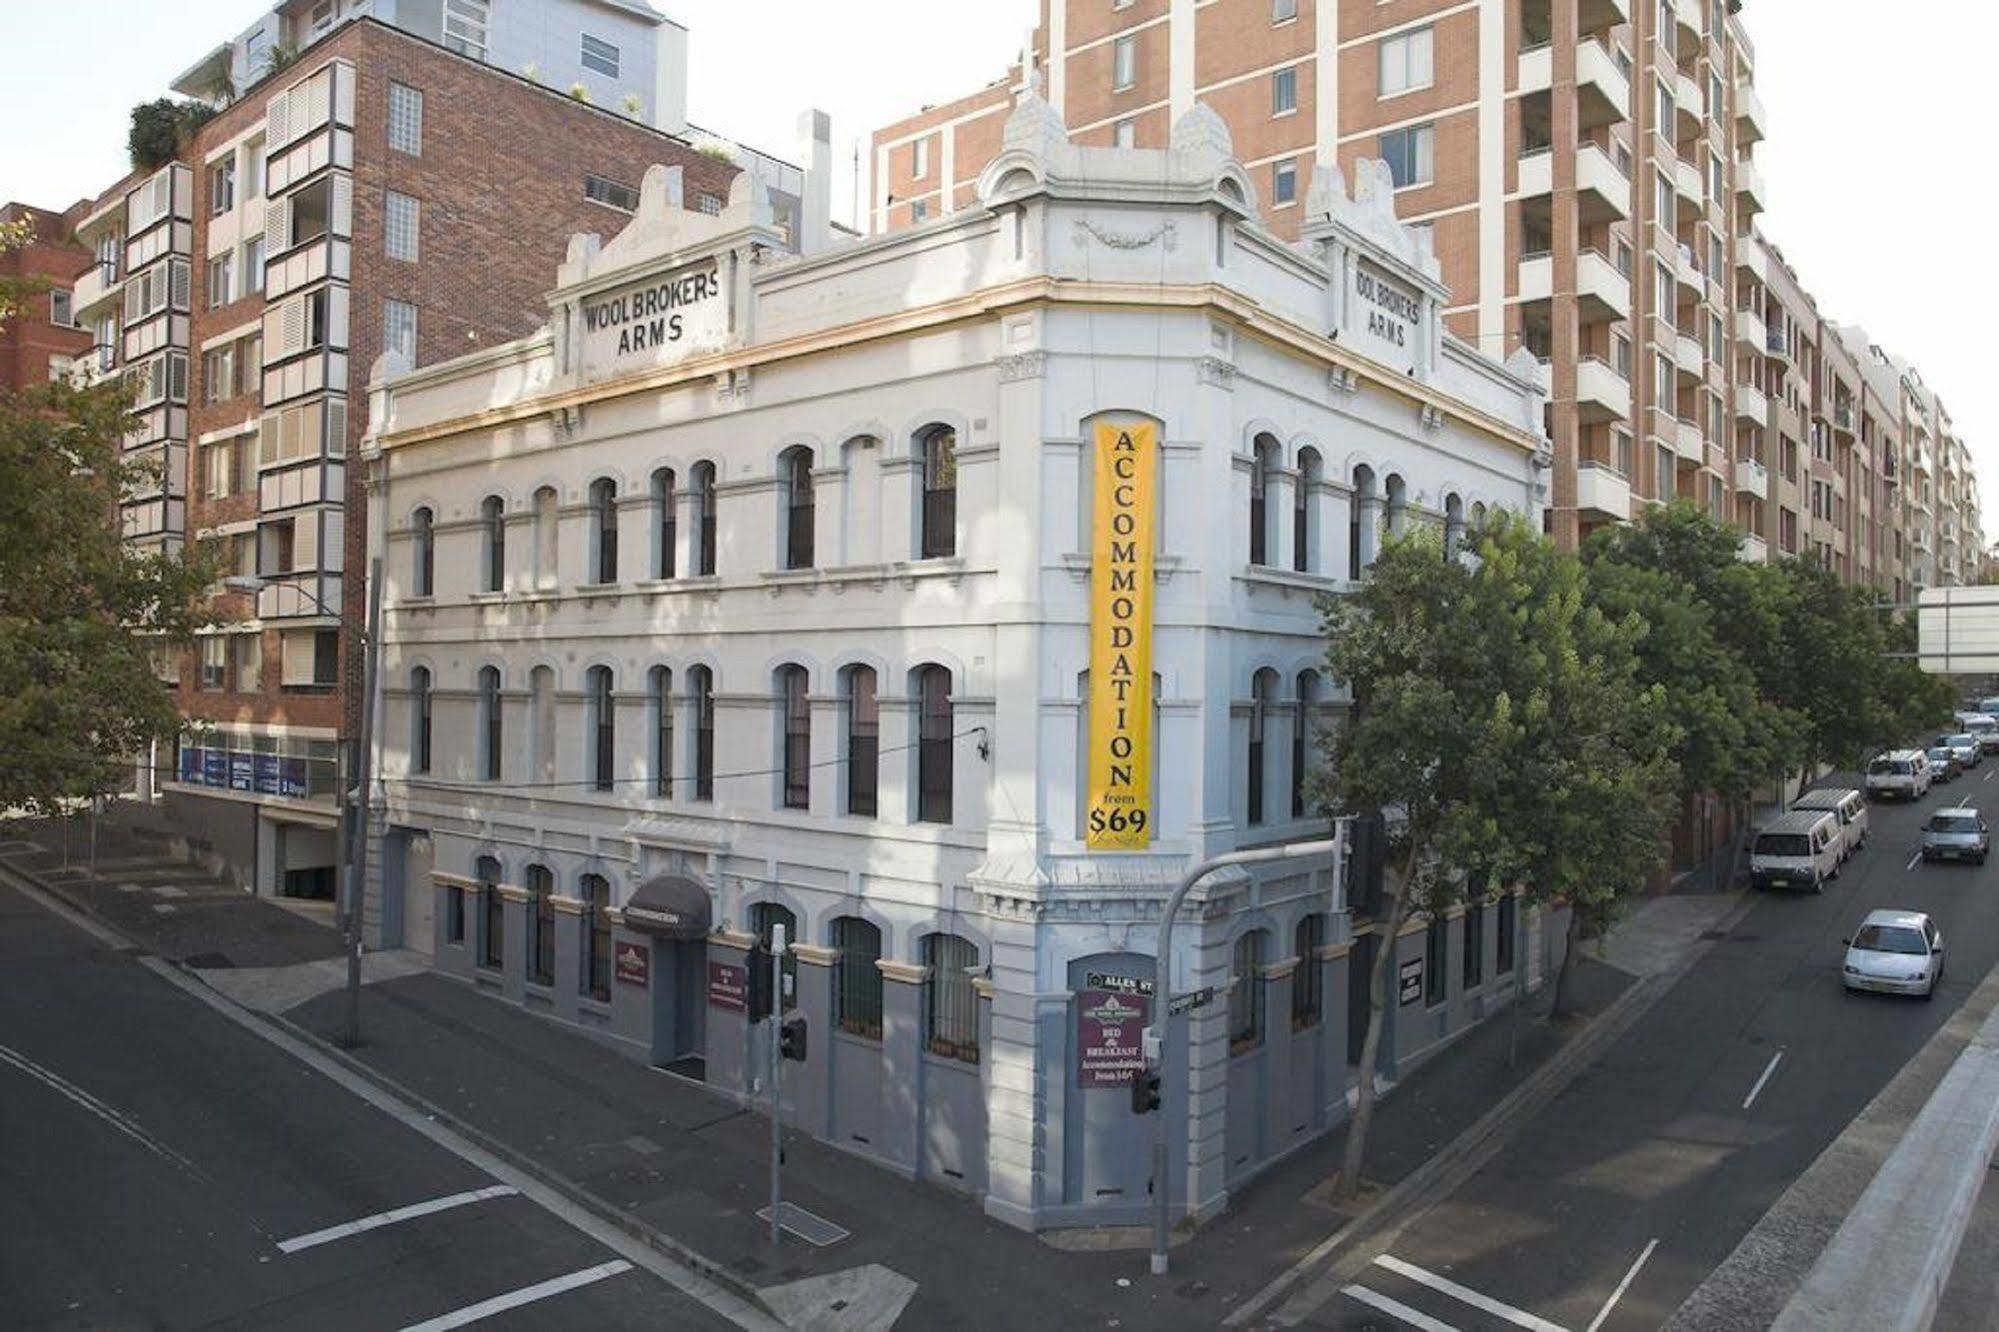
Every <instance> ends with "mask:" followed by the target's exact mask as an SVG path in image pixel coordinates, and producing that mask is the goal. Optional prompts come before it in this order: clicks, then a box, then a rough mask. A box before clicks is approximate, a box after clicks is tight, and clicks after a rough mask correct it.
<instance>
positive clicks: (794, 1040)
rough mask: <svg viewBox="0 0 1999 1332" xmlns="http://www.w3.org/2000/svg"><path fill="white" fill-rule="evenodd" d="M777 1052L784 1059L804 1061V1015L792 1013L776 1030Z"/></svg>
mask: <svg viewBox="0 0 1999 1332" xmlns="http://www.w3.org/2000/svg"><path fill="white" fill-rule="evenodd" d="M777 1052H778V1053H779V1054H781V1055H783V1056H784V1057H785V1058H786V1059H796V1060H798V1061H799V1062H801V1063H803V1062H804V1060H805V1014H803V1013H793V1014H792V1015H791V1016H790V1017H788V1018H786V1019H785V1020H784V1021H783V1022H781V1023H779V1024H778V1029H777Z"/></svg>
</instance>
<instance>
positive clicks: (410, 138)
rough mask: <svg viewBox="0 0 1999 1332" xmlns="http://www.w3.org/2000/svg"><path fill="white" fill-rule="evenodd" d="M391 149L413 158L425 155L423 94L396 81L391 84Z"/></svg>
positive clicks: (391, 81)
mask: <svg viewBox="0 0 1999 1332" xmlns="http://www.w3.org/2000/svg"><path fill="white" fill-rule="evenodd" d="M389 147H391V148H393V149H395V150H396V151H397V152H399V153H408V154H409V155H410V156H411V157H418V156H421V155H422V153H423V94H422V93H421V92H420V91H418V90H417V89H415V88H412V87H410V86H409V85H408V84H407V83H397V82H395V81H394V80H390V82H389Z"/></svg>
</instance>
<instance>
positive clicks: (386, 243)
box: [382, 190, 421, 263]
mask: <svg viewBox="0 0 1999 1332" xmlns="http://www.w3.org/2000/svg"><path fill="white" fill-rule="evenodd" d="M420 210H421V205H419V204H418V202H417V201H416V200H415V199H412V198H410V197H409V196H408V195H407V194H398V193H396V192H395V191H394V190H390V191H389V192H388V204H387V207H386V208H385V209H384V210H383V214H382V216H383V222H384V228H385V230H384V234H383V237H382V242H383V249H384V250H385V252H386V253H387V254H388V256H389V258H391V259H407V260H409V261H410V262H411V263H414V262H416V257H417V230H418V225H419V223H418V218H419V213H420Z"/></svg>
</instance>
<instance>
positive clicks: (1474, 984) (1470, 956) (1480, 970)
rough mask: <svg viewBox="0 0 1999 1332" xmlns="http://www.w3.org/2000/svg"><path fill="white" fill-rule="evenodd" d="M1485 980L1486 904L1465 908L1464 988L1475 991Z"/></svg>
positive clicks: (1478, 903) (1479, 903)
mask: <svg viewBox="0 0 1999 1332" xmlns="http://www.w3.org/2000/svg"><path fill="white" fill-rule="evenodd" d="M1484 980H1485V903H1483V902H1474V903H1472V904H1471V905H1470V906H1468V907H1466V908H1465V958H1464V967H1463V981H1464V988H1466V989H1467V990H1475V989H1477V988H1478V987H1479V984H1480V983H1481V982H1483V981H1484Z"/></svg>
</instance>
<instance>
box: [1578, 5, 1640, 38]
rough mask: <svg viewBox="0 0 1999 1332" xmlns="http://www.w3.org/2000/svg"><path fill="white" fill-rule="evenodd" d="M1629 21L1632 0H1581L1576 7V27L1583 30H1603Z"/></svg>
mask: <svg viewBox="0 0 1999 1332" xmlns="http://www.w3.org/2000/svg"><path fill="white" fill-rule="evenodd" d="M1629 22H1631V0H1581V3H1580V4H1579V5H1578V6H1577V8H1576V27H1577V29H1578V30H1579V31H1582V32H1603V31H1604V30H1606V29H1608V28H1614V27H1616V26H1617V25H1618V24H1620V23H1629Z"/></svg>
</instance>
